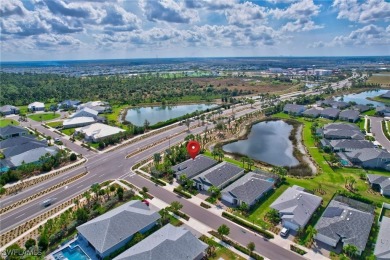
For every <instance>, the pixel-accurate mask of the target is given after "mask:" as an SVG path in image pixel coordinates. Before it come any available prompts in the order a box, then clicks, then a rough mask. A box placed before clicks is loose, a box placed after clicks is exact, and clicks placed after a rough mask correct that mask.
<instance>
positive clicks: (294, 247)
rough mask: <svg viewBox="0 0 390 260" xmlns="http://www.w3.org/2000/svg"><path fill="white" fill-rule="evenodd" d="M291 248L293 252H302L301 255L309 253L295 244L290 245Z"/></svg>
mask: <svg viewBox="0 0 390 260" xmlns="http://www.w3.org/2000/svg"><path fill="white" fill-rule="evenodd" d="M290 250H291V251H293V252H295V253H298V254H300V255H304V254H306V253H307V252H306V251H305V250H302V249H300V248H299V247H296V246H294V245H290Z"/></svg>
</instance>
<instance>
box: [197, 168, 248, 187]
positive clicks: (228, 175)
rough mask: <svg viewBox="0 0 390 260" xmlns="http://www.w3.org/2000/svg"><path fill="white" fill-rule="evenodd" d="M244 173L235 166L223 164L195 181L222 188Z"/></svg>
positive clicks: (203, 173) (204, 173)
mask: <svg viewBox="0 0 390 260" xmlns="http://www.w3.org/2000/svg"><path fill="white" fill-rule="evenodd" d="M243 172H244V169H242V168H240V167H238V166H236V165H234V164H231V163H227V162H222V163H220V164H217V165H216V166H214V167H212V168H210V169H208V170H207V171H204V172H202V173H201V174H199V175H198V176H196V177H195V178H193V179H194V181H197V182H202V183H206V184H211V185H213V186H215V187H219V188H221V186H223V185H224V184H226V182H228V181H229V180H231V179H233V178H234V177H238V175H240V174H242V173H243Z"/></svg>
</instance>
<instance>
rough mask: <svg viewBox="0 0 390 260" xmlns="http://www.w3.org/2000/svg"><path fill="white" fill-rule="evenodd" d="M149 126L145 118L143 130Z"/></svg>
mask: <svg viewBox="0 0 390 260" xmlns="http://www.w3.org/2000/svg"><path fill="white" fill-rule="evenodd" d="M149 126H150V122H149V121H148V120H147V119H145V122H144V128H145V131H146V130H147V129H148V128H149Z"/></svg>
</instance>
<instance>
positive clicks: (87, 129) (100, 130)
mask: <svg viewBox="0 0 390 260" xmlns="http://www.w3.org/2000/svg"><path fill="white" fill-rule="evenodd" d="M124 131H125V130H123V129H121V128H118V127H114V126H109V125H105V124H101V123H94V124H91V125H88V126H84V127H81V128H76V129H75V134H77V133H82V134H84V135H85V140H87V141H93V142H98V141H99V140H101V139H103V138H106V137H109V136H112V135H115V134H118V133H121V132H124Z"/></svg>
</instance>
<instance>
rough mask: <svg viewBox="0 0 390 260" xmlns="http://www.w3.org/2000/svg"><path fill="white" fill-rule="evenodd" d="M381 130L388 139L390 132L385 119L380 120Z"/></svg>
mask: <svg viewBox="0 0 390 260" xmlns="http://www.w3.org/2000/svg"><path fill="white" fill-rule="evenodd" d="M382 131H383V133H384V134H385V136H386V138H387V139H388V140H389V141H390V134H389V132H388V131H387V128H386V121H385V120H383V121H382Z"/></svg>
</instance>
